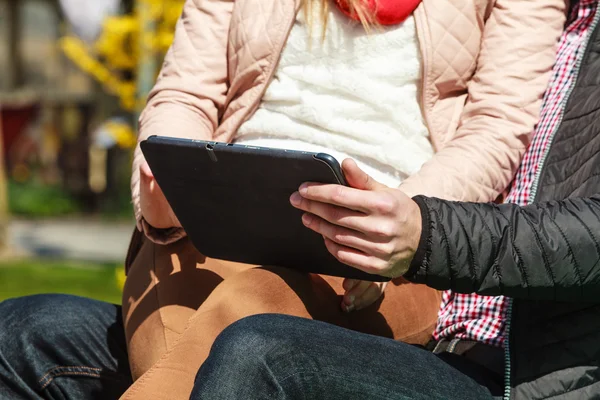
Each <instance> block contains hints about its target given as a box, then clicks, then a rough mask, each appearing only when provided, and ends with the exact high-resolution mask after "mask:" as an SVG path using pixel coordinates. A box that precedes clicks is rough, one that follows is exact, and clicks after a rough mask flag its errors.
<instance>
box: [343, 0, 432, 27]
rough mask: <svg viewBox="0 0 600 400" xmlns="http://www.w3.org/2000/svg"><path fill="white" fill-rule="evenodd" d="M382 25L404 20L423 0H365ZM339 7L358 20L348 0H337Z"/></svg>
mask: <svg viewBox="0 0 600 400" xmlns="http://www.w3.org/2000/svg"><path fill="white" fill-rule="evenodd" d="M363 1H364V2H366V3H367V6H368V8H369V9H370V10H371V12H372V13H373V15H374V16H375V21H376V22H377V23H378V24H381V25H396V24H399V23H402V22H404V20H405V19H406V18H408V17H409V15H410V14H412V12H413V11H415V9H416V8H417V6H418V5H419V4H420V3H421V0H363ZM335 2H336V4H337V6H338V8H339V9H340V10H341V11H342V12H343V13H344V14H346V15H347V16H349V17H350V18H352V19H354V20H358V16H357V15H355V14H354V15H353V14H351V13H350V9H349V7H348V3H347V2H346V0H335Z"/></svg>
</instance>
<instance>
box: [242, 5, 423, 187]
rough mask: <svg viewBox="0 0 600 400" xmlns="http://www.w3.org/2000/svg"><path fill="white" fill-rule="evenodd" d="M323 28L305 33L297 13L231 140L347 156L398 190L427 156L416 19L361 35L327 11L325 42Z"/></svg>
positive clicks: (317, 23)
mask: <svg viewBox="0 0 600 400" xmlns="http://www.w3.org/2000/svg"><path fill="white" fill-rule="evenodd" d="M321 29H322V27H321V26H320V16H319V15H315V16H314V18H313V33H312V35H309V28H308V26H307V24H306V22H305V18H304V14H303V13H302V12H300V13H298V17H297V20H296V23H295V24H294V27H293V28H292V31H291V33H290V36H289V39H288V42H287V44H286V47H285V49H284V51H283V53H282V55H281V60H280V62H279V65H278V67H277V70H276V72H275V76H274V79H273V81H272V82H271V83H270V84H269V86H268V88H267V90H266V93H265V95H264V97H263V99H262V102H261V104H260V106H259V108H258V110H257V111H256V113H255V114H254V115H253V116H252V117H251V118H250V119H249V120H248V121H246V122H245V123H244V124H243V125H242V126H241V127H240V129H239V131H238V132H237V134H236V136H235V138H234V141H235V142H236V143H240V144H248V145H254V146H265V147H275V148H286V149H292V150H303V151H315V152H327V153H329V154H331V155H333V156H334V157H336V158H337V159H338V161H340V162H341V161H342V160H343V159H344V158H347V157H351V158H353V159H355V160H356V161H357V162H358V164H359V165H360V166H361V167H362V168H364V169H365V170H366V171H367V172H368V173H370V174H371V175H372V176H373V177H374V178H376V179H377V180H379V181H381V182H382V183H385V184H387V185H388V186H397V185H398V184H399V183H400V182H401V181H402V179H404V178H406V177H407V176H409V175H411V174H413V173H415V172H416V171H418V170H419V168H420V167H421V165H422V164H423V163H424V162H425V161H427V160H428V159H429V158H431V156H432V155H433V149H432V146H431V144H430V142H429V140H428V131H427V128H426V126H425V124H424V122H423V117H422V113H421V108H420V106H419V101H418V97H419V87H420V83H421V65H420V64H421V63H420V60H421V56H420V53H419V48H418V41H417V37H416V31H415V23H414V19H413V18H412V17H410V18H409V19H407V20H406V21H405V22H404V23H403V24H401V25H397V26H392V27H383V28H377V30H375V32H373V33H371V34H367V33H365V30H364V29H363V28H362V26H361V25H360V24H359V23H357V22H354V21H351V20H349V19H348V18H347V17H345V16H344V15H342V14H341V13H340V12H339V11H338V10H337V9H332V10H331V11H329V21H328V25H327V30H326V35H325V41H324V42H321Z"/></svg>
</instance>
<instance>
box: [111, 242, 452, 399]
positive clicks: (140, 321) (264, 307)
mask: <svg viewBox="0 0 600 400" xmlns="http://www.w3.org/2000/svg"><path fill="white" fill-rule="evenodd" d="M134 241H135V240H134ZM128 260H129V268H128V277H127V281H126V284H125V289H124V294H123V315H124V319H125V330H126V335H127V342H128V349H129V360H130V365H131V371H132V374H133V378H134V380H135V383H134V385H133V386H132V387H131V388H130V389H129V390H128V391H127V393H125V395H124V396H123V397H122V398H123V399H169V400H178V399H188V398H189V395H190V393H191V391H192V387H193V383H194V378H195V376H196V372H197V371H198V369H199V367H200V366H201V365H202V363H203V362H204V360H205V359H206V358H207V356H208V353H209V351H210V348H211V346H212V344H213V342H214V340H215V339H216V337H217V336H218V335H219V333H221V331H222V330H223V329H225V328H226V327H227V326H228V325H230V324H231V323H233V322H235V321H237V320H239V319H241V318H244V317H247V316H250V315H255V314H262V313H281V314H288V315H295V316H299V317H304V318H311V319H317V320H321V321H326V322H329V323H332V324H336V325H339V326H342V327H346V328H348V329H353V330H356V331H360V332H365V333H370V334H374V335H379V336H385V337H390V338H394V339H396V340H401V341H405V342H408V343H416V344H425V343H426V342H427V341H429V339H430V337H431V333H432V331H433V329H434V326H435V323H436V320H437V312H438V307H439V304H440V300H441V295H440V293H439V292H437V291H436V290H433V289H430V288H427V287H425V286H420V285H414V284H410V283H408V282H406V281H405V280H402V279H397V280H394V281H393V282H391V283H390V285H389V286H388V287H387V289H386V292H385V295H384V296H383V297H382V298H381V299H380V300H379V301H378V302H377V303H375V304H373V305H372V306H370V307H368V308H367V309H364V310H361V311H356V312H353V313H350V314H346V313H344V312H342V311H341V309H340V303H341V294H343V292H344V291H343V289H342V287H341V284H342V279H341V278H333V277H326V276H320V275H313V274H304V273H299V272H296V271H293V270H289V269H285V268H277V267H260V268H259V267H256V266H252V265H246V264H239V263H232V262H225V261H219V260H214V259H209V258H205V257H204V256H202V255H201V254H200V253H199V252H198V251H197V250H196V249H195V248H194V247H193V246H192V244H191V243H190V241H189V240H188V239H182V240H180V241H179V242H177V243H174V244H170V245H166V246H163V245H157V244H154V243H152V242H150V241H149V240H147V239H145V238H142V237H140V236H139V235H138V238H137V245H134V246H132V249H130V254H129V256H128Z"/></svg>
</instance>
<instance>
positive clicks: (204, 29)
mask: <svg viewBox="0 0 600 400" xmlns="http://www.w3.org/2000/svg"><path fill="white" fill-rule="evenodd" d="M300 4H301V0H235V1H233V0H187V2H186V4H185V7H184V11H183V15H182V17H181V19H180V21H179V23H178V25H177V31H176V34H175V41H174V43H173V45H172V47H171V49H170V51H169V52H168V54H167V56H166V59H165V62H164V65H163V67H162V71H161V73H160V76H159V78H158V81H157V83H156V86H155V87H154V89H153V90H152V92H151V93H150V97H149V100H148V104H147V106H146V108H145V110H144V112H143V113H142V115H141V117H140V133H139V140H140V141H141V140H144V139H145V138H147V137H149V136H151V135H163V136H177V137H184V138H196V139H211V140H217V141H225V142H227V141H230V140H231V139H232V137H233V135H234V133H235V132H236V130H237V129H238V128H239V126H240V125H241V124H242V123H243V122H244V121H245V120H247V119H248V118H249V117H250V116H251V115H252V114H253V113H254V111H255V110H256V109H257V106H258V105H259V103H260V100H261V97H262V95H263V93H264V92H265V89H266V86H267V84H268V83H269V81H270V79H271V78H272V76H273V73H274V70H275V68H276V66H277V62H278V60H279V56H280V54H281V51H282V49H283V47H284V45H285V43H286V40H287V37H288V34H289V32H290V29H291V27H292V25H293V23H294V20H295V16H296V13H297V11H298V10H299V8H300ZM566 9H567V4H566V0H423V2H422V3H421V4H420V6H419V7H418V8H417V10H416V11H415V13H414V16H415V19H416V25H417V33H418V38H419V42H420V47H421V53H422V56H423V89H422V99H421V101H422V109H423V113H424V117H425V121H426V124H427V127H428V128H429V132H430V138H431V141H432V143H433V146H434V148H435V150H436V154H435V156H434V157H433V158H432V159H431V160H430V161H429V162H427V163H426V164H425V165H424V166H423V168H422V169H421V170H420V171H419V173H417V174H416V175H414V176H412V177H410V178H409V179H407V180H406V181H405V182H404V183H403V184H402V186H401V188H402V190H404V191H405V192H407V193H408V194H410V195H415V194H425V195H429V196H436V197H440V198H445V199H453V200H464V201H483V202H487V201H493V200H495V199H496V198H497V197H498V195H499V194H500V193H502V192H503V191H504V190H505V188H506V187H507V186H508V184H509V183H510V180H511V179H512V177H513V174H514V173H515V171H516V168H517V167H518V165H519V162H520V159H521V156H522V154H523V152H524V150H525V147H526V146H527V143H528V140H529V135H530V134H531V132H532V130H533V127H534V124H535V123H536V121H537V119H538V113H539V108H540V103H541V99H542V95H543V93H544V90H545V87H546V84H547V83H548V80H549V74H550V71H551V68H552V64H553V61H554V57H555V52H556V44H557V40H558V37H559V35H560V33H561V30H562V28H563V24H564V22H565V14H566ZM398 112H402V110H398ZM142 161H143V155H142V153H141V152H140V149H139V146H138V147H137V148H136V151H135V156H134V161H133V177H132V181H131V188H132V194H133V204H134V209H135V215H136V218H137V221H138V227H139V228H140V229H141V228H142V227H143V228H145V229H144V231H145V232H146V234H147V235H148V236H149V237H150V238H151V239H152V240H154V241H156V242H159V243H168V242H172V241H174V240H176V239H178V238H180V237H181V236H183V234H184V233H183V232H182V231H181V230H179V231H176V230H170V234H169V235H164V234H158V233H157V231H155V230H153V229H151V227H149V226H147V224H145V222H144V221H143V218H142V215H141V211H140V207H139V166H140V164H141V162H142Z"/></svg>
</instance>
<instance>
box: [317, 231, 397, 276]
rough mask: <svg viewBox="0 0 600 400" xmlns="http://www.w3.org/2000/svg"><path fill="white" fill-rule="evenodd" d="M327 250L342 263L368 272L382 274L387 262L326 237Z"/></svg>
mask: <svg viewBox="0 0 600 400" xmlns="http://www.w3.org/2000/svg"><path fill="white" fill-rule="evenodd" d="M325 246H326V247H327V250H328V251H329V252H330V253H331V254H332V255H333V256H334V257H335V258H336V259H337V260H338V261H339V262H341V263H343V264H346V265H348V266H350V267H353V268H356V269H358V270H361V271H363V272H366V273H368V274H375V275H379V274H382V273H383V272H384V271H385V270H386V267H387V263H386V262H385V261H382V260H380V259H378V258H376V257H373V256H369V255H367V254H365V253H363V252H362V251H359V250H356V249H352V248H350V247H346V246H342V245H339V244H337V243H335V242H333V241H332V240H329V239H327V238H325Z"/></svg>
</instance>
